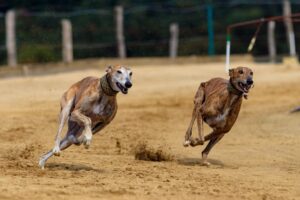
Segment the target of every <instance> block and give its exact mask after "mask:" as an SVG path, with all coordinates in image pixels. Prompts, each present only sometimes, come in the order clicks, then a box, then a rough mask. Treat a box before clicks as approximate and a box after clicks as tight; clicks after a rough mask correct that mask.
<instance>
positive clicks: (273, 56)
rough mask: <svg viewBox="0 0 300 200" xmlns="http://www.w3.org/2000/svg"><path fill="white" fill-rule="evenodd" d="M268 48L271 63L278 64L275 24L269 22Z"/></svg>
mask: <svg viewBox="0 0 300 200" xmlns="http://www.w3.org/2000/svg"><path fill="white" fill-rule="evenodd" d="M268 47H269V57H270V62H272V63H275V62H276V43H275V22H274V21H269V22H268Z"/></svg>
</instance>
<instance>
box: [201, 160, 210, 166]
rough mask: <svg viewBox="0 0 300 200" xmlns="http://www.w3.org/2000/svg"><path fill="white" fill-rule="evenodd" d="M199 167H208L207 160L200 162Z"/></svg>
mask: <svg viewBox="0 0 300 200" xmlns="http://www.w3.org/2000/svg"><path fill="white" fill-rule="evenodd" d="M201 165H202V166H207V167H208V166H210V165H211V164H210V162H208V161H207V160H204V161H202V162H201Z"/></svg>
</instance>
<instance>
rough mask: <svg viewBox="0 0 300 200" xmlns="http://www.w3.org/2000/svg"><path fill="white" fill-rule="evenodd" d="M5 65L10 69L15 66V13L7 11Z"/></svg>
mask: <svg viewBox="0 0 300 200" xmlns="http://www.w3.org/2000/svg"><path fill="white" fill-rule="evenodd" d="M5 26H6V49H7V63H8V65H9V66H11V67H15V66H17V50H16V13H15V11H14V10H9V11H7V13H6V15H5Z"/></svg>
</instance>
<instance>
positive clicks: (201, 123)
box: [197, 112, 204, 145]
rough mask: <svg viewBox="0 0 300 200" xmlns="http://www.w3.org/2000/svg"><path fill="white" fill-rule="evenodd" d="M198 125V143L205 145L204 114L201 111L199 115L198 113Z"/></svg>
mask: <svg viewBox="0 0 300 200" xmlns="http://www.w3.org/2000/svg"><path fill="white" fill-rule="evenodd" d="M197 125H198V134H199V141H198V143H199V144H200V145H203V144H204V136H203V132H204V130H203V119H202V114H201V112H198V115H197Z"/></svg>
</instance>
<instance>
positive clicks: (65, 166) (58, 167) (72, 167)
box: [46, 162, 104, 173]
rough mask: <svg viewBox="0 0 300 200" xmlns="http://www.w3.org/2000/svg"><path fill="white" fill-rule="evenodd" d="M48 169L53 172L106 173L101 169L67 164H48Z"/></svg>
mask: <svg viewBox="0 0 300 200" xmlns="http://www.w3.org/2000/svg"><path fill="white" fill-rule="evenodd" d="M46 168H48V169H51V170H69V171H81V170H82V171H94V172H100V173H102V172H104V170H101V169H94V168H92V167H89V166H86V165H83V164H66V163H53V162H52V163H48V164H47V165H46Z"/></svg>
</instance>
